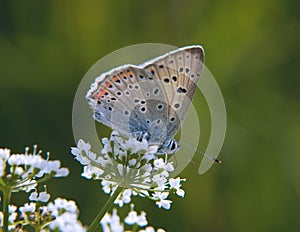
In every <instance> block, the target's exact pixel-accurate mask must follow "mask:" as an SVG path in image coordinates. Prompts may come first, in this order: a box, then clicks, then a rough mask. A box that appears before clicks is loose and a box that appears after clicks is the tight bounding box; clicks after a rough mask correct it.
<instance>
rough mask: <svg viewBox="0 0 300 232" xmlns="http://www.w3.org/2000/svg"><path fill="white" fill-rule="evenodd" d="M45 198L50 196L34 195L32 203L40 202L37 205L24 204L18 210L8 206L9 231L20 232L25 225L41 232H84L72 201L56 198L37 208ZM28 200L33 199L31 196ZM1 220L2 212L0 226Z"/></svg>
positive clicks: (0, 218) (1, 213) (45, 194)
mask: <svg viewBox="0 0 300 232" xmlns="http://www.w3.org/2000/svg"><path fill="white" fill-rule="evenodd" d="M35 193H36V192H35ZM40 196H42V197H40ZM39 197H40V198H41V199H40V200H39ZM45 197H46V198H48V199H49V197H50V195H49V194H48V193H47V192H40V193H39V194H37V193H36V198H35V199H34V201H38V202H40V203H39V204H38V205H37V203H36V202H30V203H25V204H24V205H23V206H21V207H19V208H18V207H16V206H14V205H9V218H8V220H9V224H10V225H9V229H10V230H16V229H19V230H20V231H21V230H22V229H24V226H25V225H31V227H40V228H43V229H42V231H44V232H47V231H61V232H74V231H76V232H77V231H78V232H81V231H86V229H85V228H84V227H83V226H82V224H81V222H80V221H78V209H77V206H76V204H75V202H74V201H68V200H66V199H62V198H57V199H55V200H54V202H49V203H48V204H47V205H44V206H39V205H40V204H41V203H45V201H44V200H45V199H46V198H45ZM30 198H32V199H33V198H34V197H33V194H31V196H30V197H29V199H30ZM18 212H19V213H18ZM2 220H3V212H1V211H0V225H2V224H3V222H2ZM0 227H1V226H0Z"/></svg>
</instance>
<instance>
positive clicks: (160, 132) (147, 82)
mask: <svg viewBox="0 0 300 232" xmlns="http://www.w3.org/2000/svg"><path fill="white" fill-rule="evenodd" d="M86 98H87V100H88V102H89V104H90V105H91V107H92V109H93V110H94V115H93V116H94V119H95V120H96V121H98V122H101V123H103V124H105V125H106V126H109V127H111V128H112V129H115V130H118V131H119V132H121V133H123V134H130V135H133V136H136V135H139V134H141V133H142V134H144V133H148V134H151V138H150V140H149V143H150V144H157V145H160V144H161V143H162V141H164V140H165V138H166V137H167V129H166V128H165V125H166V119H167V115H168V113H167V112H166V109H167V106H166V105H165V103H164V101H163V99H165V96H164V91H163V89H162V85H161V83H160V82H159V81H157V80H155V79H154V75H153V74H152V73H151V72H149V71H147V70H145V69H143V68H141V67H138V66H135V65H124V66H121V67H119V68H116V69H113V70H111V71H109V72H106V73H103V74H102V75H100V76H99V77H98V78H97V79H96V80H95V82H94V83H93V84H92V86H91V88H90V90H89V91H88V93H87V95H86Z"/></svg>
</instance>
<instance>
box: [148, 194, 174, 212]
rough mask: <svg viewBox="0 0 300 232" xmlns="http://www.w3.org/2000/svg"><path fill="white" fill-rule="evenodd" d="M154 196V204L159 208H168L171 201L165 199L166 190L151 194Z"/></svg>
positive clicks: (166, 195)
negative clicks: (155, 200)
mask: <svg viewBox="0 0 300 232" xmlns="http://www.w3.org/2000/svg"><path fill="white" fill-rule="evenodd" d="M152 196H153V197H154V198H156V199H158V201H157V202H156V205H157V206H158V207H159V208H161V207H162V208H165V209H170V207H171V203H172V201H170V200H166V198H167V197H168V196H169V193H168V192H156V193H154V194H153V195H152Z"/></svg>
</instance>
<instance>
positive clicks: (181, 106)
mask: <svg viewBox="0 0 300 232" xmlns="http://www.w3.org/2000/svg"><path fill="white" fill-rule="evenodd" d="M203 61H204V50H203V48H202V47H201V46H198V45H194V46H188V47H183V48H180V49H177V50H175V51H172V52H170V53H167V54H166V55H163V56H161V57H158V58H155V59H153V60H150V61H149V62H146V63H145V64H142V65H140V66H141V67H142V68H144V69H145V70H147V71H149V72H151V73H152V74H153V76H154V77H155V78H157V79H158V80H160V81H161V83H162V86H163V91H164V95H165V99H166V101H167V105H168V107H169V109H168V117H167V121H168V124H167V127H168V129H167V130H168V137H169V138H173V137H174V136H175V135H176V133H177V132H178V130H179V128H180V126H181V123H182V122H183V120H184V118H185V115H186V113H187V111H188V108H189V106H190V104H191V101H192V98H193V96H194V93H195V90H196V88H197V84H198V82H199V79H200V75H201V72H202V69H203Z"/></svg>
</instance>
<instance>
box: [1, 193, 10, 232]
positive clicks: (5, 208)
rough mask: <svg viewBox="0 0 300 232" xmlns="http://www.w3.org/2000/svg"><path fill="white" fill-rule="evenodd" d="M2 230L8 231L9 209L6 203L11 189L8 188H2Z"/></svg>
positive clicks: (8, 201) (8, 200)
mask: <svg viewBox="0 0 300 232" xmlns="http://www.w3.org/2000/svg"><path fill="white" fill-rule="evenodd" d="M2 191H3V215H4V218H3V231H4V232H7V231H8V217H9V210H8V205H9V203H10V197H11V189H10V188H4V189H3V190H2Z"/></svg>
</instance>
